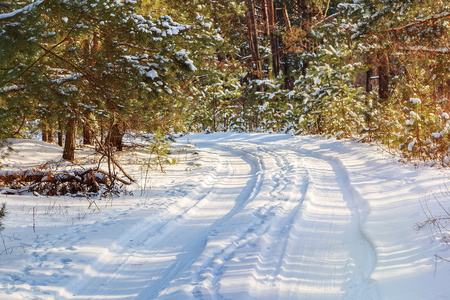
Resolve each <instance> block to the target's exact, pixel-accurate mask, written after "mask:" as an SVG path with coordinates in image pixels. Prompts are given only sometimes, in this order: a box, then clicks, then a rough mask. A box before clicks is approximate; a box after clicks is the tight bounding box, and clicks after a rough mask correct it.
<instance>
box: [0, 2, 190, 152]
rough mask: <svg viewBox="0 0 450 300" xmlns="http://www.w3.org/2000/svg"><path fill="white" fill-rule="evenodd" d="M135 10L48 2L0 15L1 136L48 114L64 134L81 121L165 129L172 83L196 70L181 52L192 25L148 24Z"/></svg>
mask: <svg viewBox="0 0 450 300" xmlns="http://www.w3.org/2000/svg"><path fill="white" fill-rule="evenodd" d="M135 10H136V7H135V6H134V4H133V3H132V2H131V1H130V2H128V1H127V2H125V3H119V2H117V1H113V0H108V1H95V0H89V1H83V2H78V1H62V0H51V1H38V2H34V3H32V4H29V5H27V6H25V7H24V8H22V9H20V10H16V11H14V12H12V13H9V14H3V15H0V23H1V24H2V30H1V32H0V44H1V45H6V47H2V49H1V52H0V64H1V65H0V86H1V87H2V88H1V90H0V94H1V95H0V97H1V99H2V102H3V103H2V112H1V113H2V115H3V116H4V117H5V118H2V120H11V121H12V122H11V123H10V124H6V125H8V126H7V128H10V130H9V134H11V132H12V131H14V130H15V129H17V128H18V124H17V122H13V119H14V118H17V117H16V116H18V115H21V114H23V115H24V119H26V120H27V121H30V120H34V119H44V120H48V121H50V119H51V118H50V115H52V116H56V119H58V120H65V121H66V122H67V123H66V124H67V127H68V132H73V131H74V127H76V123H77V122H79V123H83V122H86V121H87V120H86V118H84V117H83V116H86V115H93V116H94V118H95V119H98V120H101V119H107V120H109V121H110V122H113V123H116V122H117V120H118V119H122V120H123V121H125V122H128V120H129V118H130V117H133V118H135V119H134V124H139V125H142V124H143V125H144V126H141V127H147V128H151V127H155V126H167V127H168V126H169V125H168V124H170V123H171V121H172V120H171V116H172V113H173V111H174V109H176V108H177V106H178V103H177V100H176V99H178V101H180V99H182V98H181V97H180V95H179V94H178V92H179V88H178V87H179V85H180V84H179V83H180V81H181V82H182V80H184V79H185V78H186V76H185V74H186V73H189V72H193V71H195V70H196V67H195V66H194V64H193V61H192V60H191V59H190V58H189V52H188V51H187V50H186V49H184V48H183V47H184V43H185V42H186V43H190V42H191V41H190V39H193V38H192V36H189V34H188V32H189V31H191V30H193V28H194V26H191V25H182V24H179V23H177V22H175V21H173V20H172V19H171V18H170V17H168V16H163V17H161V18H160V19H157V20H155V21H151V20H150V19H149V18H144V17H143V16H141V15H138V14H136V13H135ZM192 42H193V41H192ZM177 94H178V95H177ZM177 96H178V98H177ZM19 111H20V112H21V113H19ZM136 118H137V119H139V121H136ZM73 120H76V121H77V122H74V121H73ZM52 122H56V120H55V121H52ZM69 140H70V139H69ZM66 141H67V139H66ZM70 147H72V148H73V145H71V146H69V147H68V148H67V147H66V148H67V149H70ZM65 157H66V158H68V159H69V160H71V159H73V156H72V155H70V154H69V155H65Z"/></svg>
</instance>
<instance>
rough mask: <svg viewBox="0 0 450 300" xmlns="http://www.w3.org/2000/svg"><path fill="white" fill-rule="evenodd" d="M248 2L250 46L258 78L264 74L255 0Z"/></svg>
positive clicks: (247, 0)
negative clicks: (260, 54)
mask: <svg viewBox="0 0 450 300" xmlns="http://www.w3.org/2000/svg"><path fill="white" fill-rule="evenodd" d="M246 4H247V12H246V14H247V30H248V36H249V47H250V53H251V55H252V60H253V63H254V64H255V65H256V71H257V76H258V78H260V77H261V74H262V66H261V61H260V56H259V46H258V32H257V30H256V17H255V4H254V3H253V0H246Z"/></svg>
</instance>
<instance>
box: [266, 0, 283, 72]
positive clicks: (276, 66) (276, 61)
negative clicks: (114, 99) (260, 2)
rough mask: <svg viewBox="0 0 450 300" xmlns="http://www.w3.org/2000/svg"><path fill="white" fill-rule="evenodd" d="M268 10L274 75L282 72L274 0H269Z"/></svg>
mask: <svg viewBox="0 0 450 300" xmlns="http://www.w3.org/2000/svg"><path fill="white" fill-rule="evenodd" d="M267 12H268V20H269V37H270V49H271V51H272V68H273V73H274V76H275V77H277V76H278V75H279V74H280V55H279V53H278V50H279V49H278V48H279V47H278V38H277V36H276V35H275V6H274V3H273V0H267Z"/></svg>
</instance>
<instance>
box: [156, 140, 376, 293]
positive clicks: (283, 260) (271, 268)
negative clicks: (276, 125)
mask: <svg viewBox="0 0 450 300" xmlns="http://www.w3.org/2000/svg"><path fill="white" fill-rule="evenodd" d="M249 147H250V146H249V145H247V146H244V145H243V146H241V147H240V148H241V149H244V150H241V151H246V152H247V153H248V154H249V155H250V150H247V148H249ZM288 148H289V147H288ZM285 149H286V147H283V146H280V145H274V146H272V147H267V146H266V147H261V146H259V147H257V149H253V150H254V151H253V154H251V155H254V156H257V157H258V160H259V161H261V165H262V166H263V168H262V170H261V172H264V173H265V176H264V178H265V179H267V182H264V183H263V186H265V187H266V186H268V187H266V188H262V189H260V190H259V193H258V195H256V197H255V199H254V200H253V201H252V203H251V204H249V205H248V206H252V208H250V207H247V208H246V210H248V212H252V214H253V218H251V216H250V214H249V213H248V212H247V214H246V216H247V217H249V216H250V218H251V221H250V222H247V223H245V224H242V225H240V227H239V230H240V234H234V235H233V234H230V233H229V232H226V231H222V233H221V234H219V236H218V237H211V238H210V239H209V240H208V244H207V246H206V247H205V251H204V253H203V254H202V256H201V259H200V260H199V261H197V262H196V263H195V264H194V266H195V267H196V270H195V272H194V271H191V273H190V276H191V281H190V282H189V283H190V285H188V284H187V282H186V281H188V280H186V279H185V281H184V286H182V285H177V282H173V283H172V287H171V289H169V290H168V291H167V295H168V296H167V297H164V299H177V297H178V299H179V296H180V295H182V296H183V297H189V293H192V294H193V295H194V296H196V297H199V298H201V299H221V298H239V297H243V295H246V296H244V298H246V299H248V298H250V299H276V298H279V299H286V298H288V299H304V298H308V299H309V298H311V299H314V298H315V299H376V298H377V292H376V290H375V288H374V286H373V284H372V283H371V282H370V275H371V273H372V271H373V269H374V266H375V262H376V257H375V251H374V248H373V246H372V245H371V243H370V241H369V240H368V239H367V238H366V236H365V235H364V232H363V230H362V229H361V226H362V225H363V223H364V220H365V216H366V215H367V214H368V211H367V207H365V205H366V203H365V201H364V199H362V198H361V197H360V196H359V195H358V194H357V193H356V190H355V189H354V188H353V187H352V186H351V183H350V179H349V177H348V174H347V171H346V169H345V166H344V165H343V164H342V163H341V162H340V161H339V160H337V159H334V158H330V157H326V156H323V155H322V156H320V155H316V154H314V153H306V154H305V153H302V152H301V151H298V150H285ZM277 152H279V153H281V154H277ZM269 161H275V162H276V163H275V164H273V163H272V165H270V166H267V167H265V164H266V163H268V162H269ZM271 182H272V184H270V183H271ZM283 193H284V197H285V199H284V201H279V199H274V197H276V195H277V194H278V195H282V194H283ZM286 195H287V197H286ZM287 203H289V205H287ZM294 203H295V204H294ZM251 209H253V210H251ZM240 214H244V211H241V212H240ZM237 217H238V215H236V217H235V218H234V219H233V220H230V221H233V222H230V224H229V225H230V226H235V227H236V221H237V220H239V219H238V218H237ZM311 231H312V232H311ZM316 232H317V233H318V234H317V235H316ZM310 244H312V245H310ZM243 266H245V267H243ZM188 273H189V272H188ZM193 274H194V275H193ZM185 277H186V278H187V277H189V276H188V275H185ZM180 290H182V291H183V292H180ZM191 297H192V295H191Z"/></svg>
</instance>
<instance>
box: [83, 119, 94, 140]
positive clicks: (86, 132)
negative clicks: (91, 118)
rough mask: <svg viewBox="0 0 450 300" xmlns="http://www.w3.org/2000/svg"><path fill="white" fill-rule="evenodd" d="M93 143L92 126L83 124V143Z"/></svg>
mask: <svg viewBox="0 0 450 300" xmlns="http://www.w3.org/2000/svg"><path fill="white" fill-rule="evenodd" d="M92 144H93V138H92V131H91V128H90V127H89V126H88V125H86V124H83V145H92Z"/></svg>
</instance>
